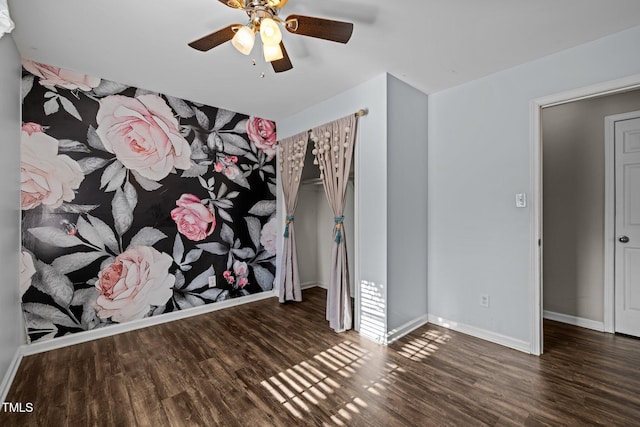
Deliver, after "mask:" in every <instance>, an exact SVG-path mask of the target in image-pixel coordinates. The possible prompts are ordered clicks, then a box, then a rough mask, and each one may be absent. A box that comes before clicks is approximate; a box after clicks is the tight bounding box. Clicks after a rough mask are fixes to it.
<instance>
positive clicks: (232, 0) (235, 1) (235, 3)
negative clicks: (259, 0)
mask: <svg viewBox="0 0 640 427" xmlns="http://www.w3.org/2000/svg"><path fill="white" fill-rule="evenodd" d="M218 1H219V2H220V3H222V4H224V5H225V6H229V7H232V8H234V9H243V8H244V0H218Z"/></svg>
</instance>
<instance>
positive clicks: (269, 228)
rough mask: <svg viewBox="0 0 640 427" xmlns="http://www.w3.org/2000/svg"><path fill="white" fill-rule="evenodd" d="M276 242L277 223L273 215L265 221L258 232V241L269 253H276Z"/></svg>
mask: <svg viewBox="0 0 640 427" xmlns="http://www.w3.org/2000/svg"><path fill="white" fill-rule="evenodd" d="M277 242H278V223H277V221H276V218H275V217H273V218H271V219H270V220H269V222H267V223H266V224H265V225H264V227H262V231H261V232H260V243H261V244H262V246H264V248H265V250H266V251H267V252H269V253H270V254H271V255H275V254H276V245H277Z"/></svg>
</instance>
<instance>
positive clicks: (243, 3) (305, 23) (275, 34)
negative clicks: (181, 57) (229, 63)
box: [189, 0, 353, 73]
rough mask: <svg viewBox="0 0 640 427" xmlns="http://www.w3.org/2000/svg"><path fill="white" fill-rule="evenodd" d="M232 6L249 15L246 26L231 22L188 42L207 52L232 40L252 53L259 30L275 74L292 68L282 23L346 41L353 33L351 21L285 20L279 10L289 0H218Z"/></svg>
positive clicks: (292, 30) (294, 31)
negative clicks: (280, 16)
mask: <svg viewBox="0 0 640 427" xmlns="http://www.w3.org/2000/svg"><path fill="white" fill-rule="evenodd" d="M218 1H219V2H220V3H223V4H225V5H227V6H229V7H231V8H234V9H238V10H243V11H244V12H246V14H247V15H248V16H249V23H248V24H247V25H242V24H232V25H229V26H228V27H225V28H222V29H220V30H218V31H215V32H213V33H211V34H209V35H206V36H204V37H202V38H199V39H198V40H195V41H193V42H191V43H189V46H191V47H192V48H194V49H197V50H200V51H203V52H206V51H208V50H210V49H213V48H214V47H216V46H219V45H221V44H223V43H226V42H228V41H229V40H231V43H232V44H233V46H234V47H235V48H236V49H237V50H238V51H239V52H241V53H243V54H245V55H249V53H251V50H252V49H253V45H254V42H255V35H256V33H260V38H261V40H262V46H263V54H264V59H265V61H267V62H270V63H271V66H272V67H273V70H274V71H275V72H276V73H281V72H283V71H287V70H290V69H292V68H293V65H292V64H291V60H290V59H289V55H287V51H286V49H285V48H284V44H283V43H282V32H281V31H280V26H282V27H283V28H284V29H286V30H287V31H288V32H290V33H292V34H299V35H302V36H308V37H315V38H318V39H324V40H329V41H333V42H338V43H347V42H348V41H349V39H350V38H351V34H352V33H353V24H352V23H350V22H342V21H333V20H330V19H322V18H315V17H312V16H302V15H289V16H287V18H286V19H284V20H282V19H280V18H279V17H278V12H280V9H281V8H282V7H283V6H284V5H285V4H286V3H287V1H288V0H218Z"/></svg>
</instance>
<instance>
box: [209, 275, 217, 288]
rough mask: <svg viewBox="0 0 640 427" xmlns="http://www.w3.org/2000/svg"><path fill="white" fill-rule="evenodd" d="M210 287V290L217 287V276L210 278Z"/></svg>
mask: <svg viewBox="0 0 640 427" xmlns="http://www.w3.org/2000/svg"><path fill="white" fill-rule="evenodd" d="M209 287H210V288H215V287H216V276H209Z"/></svg>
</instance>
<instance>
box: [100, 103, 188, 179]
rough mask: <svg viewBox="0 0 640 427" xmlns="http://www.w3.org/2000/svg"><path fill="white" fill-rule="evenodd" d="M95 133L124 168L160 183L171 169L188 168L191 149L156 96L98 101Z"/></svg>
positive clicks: (164, 105)
mask: <svg viewBox="0 0 640 427" xmlns="http://www.w3.org/2000/svg"><path fill="white" fill-rule="evenodd" d="M96 120H97V122H98V128H97V129H96V132H97V133H98V135H99V136H100V139H102V143H103V144H104V146H105V148H106V149H107V151H109V152H110V153H113V154H115V155H116V157H117V158H118V160H120V161H121V162H122V164H123V165H125V167H126V168H127V169H132V170H134V171H136V172H138V173H139V174H140V175H142V176H143V177H145V178H149V179H151V180H153V181H159V180H161V179H162V178H164V177H166V176H167V175H169V173H170V172H171V171H172V170H173V168H174V167H175V168H177V169H189V168H190V167H191V147H190V146H189V143H188V142H187V140H186V139H184V138H183V137H182V135H181V134H180V127H179V124H178V121H177V120H176V118H175V117H174V115H173V111H172V110H171V108H170V107H169V106H168V105H167V103H166V102H165V101H164V100H163V99H162V98H160V97H159V96H158V95H153V94H148V95H141V96H138V97H135V98H131V97H127V96H122V95H111V96H107V97H105V98H102V99H101V100H100V108H99V110H98V114H97V116H96Z"/></svg>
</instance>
